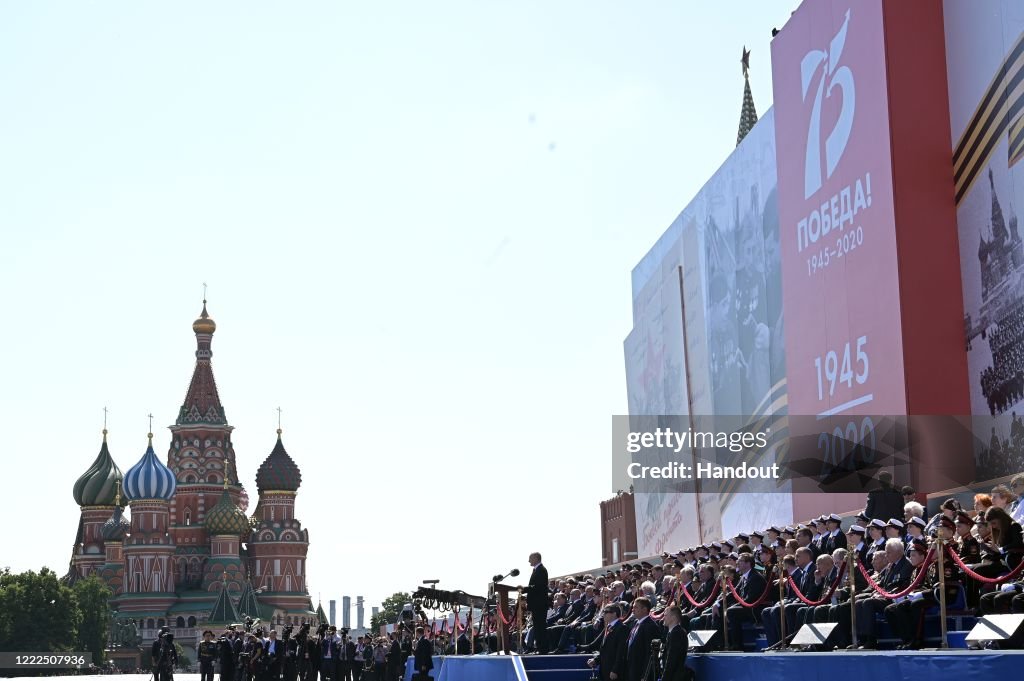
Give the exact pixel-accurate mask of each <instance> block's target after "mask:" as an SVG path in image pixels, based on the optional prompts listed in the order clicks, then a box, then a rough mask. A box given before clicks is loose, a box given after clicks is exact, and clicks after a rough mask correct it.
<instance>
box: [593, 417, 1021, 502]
mask: <svg viewBox="0 0 1024 681" xmlns="http://www.w3.org/2000/svg"><path fill="white" fill-rule="evenodd" d="M1011 431H1013V433H1014V434H1015V435H1013V436H1011ZM1000 433H1005V437H1001V436H1000ZM993 438H994V439H993ZM612 440H613V444H612V488H613V490H614V491H619V490H625V489H633V491H635V492H641V493H656V494H674V493H682V494H693V493H720V494H738V493H757V494H766V493H770V494H793V493H829V494H841V493H849V492H858V493H863V492H865V491H866V490H868V489H871V488H873V487H875V486H877V476H878V474H879V473H880V472H882V471H883V470H884V471H888V472H889V473H892V475H893V479H894V483H893V484H895V485H897V486H902V485H913V486H914V487H915V488H916V489H917V490H918V491H921V492H938V491H942V490H955V489H960V488H966V487H970V486H971V485H974V484H977V483H979V482H982V481H987V480H992V479H994V478H997V477H1000V476H1002V475H1006V474H1008V473H1010V472H1013V471H1015V470H1017V468H1018V466H1017V462H1018V461H1020V460H1021V458H1024V422H1021V420H1020V419H1018V417H1016V416H1015V415H1014V416H1012V417H1011V416H1010V415H1006V416H996V417H989V416H910V417H908V416H884V415H883V416H878V415H863V416H862V415H856V416H854V415H834V416H790V415H778V416H767V417H761V418H757V419H751V418H750V417H741V416H689V415H684V416H614V417H612Z"/></svg>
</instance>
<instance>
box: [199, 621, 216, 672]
mask: <svg viewBox="0 0 1024 681" xmlns="http://www.w3.org/2000/svg"><path fill="white" fill-rule="evenodd" d="M198 653H199V677H200V681H213V663H214V660H216V659H217V644H216V643H214V642H213V632H212V631H210V630H209V629H207V630H206V631H204V632H203V640H202V642H201V643H200V644H199V651H198Z"/></svg>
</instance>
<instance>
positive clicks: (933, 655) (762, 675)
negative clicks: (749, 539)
mask: <svg viewBox="0 0 1024 681" xmlns="http://www.w3.org/2000/svg"><path fill="white" fill-rule="evenodd" d="M588 657H589V656H588V655H527V656H525V657H519V656H518V655H508V656H506V655H473V656H462V657H454V656H450V657H435V658H434V671H433V672H432V673H431V677H432V678H434V679H436V681H586V680H587V679H589V678H590V670H589V669H588V668H587V666H586V661H587V659H588ZM687 664H688V666H690V667H691V668H693V670H694V671H695V673H696V677H697V681H712V680H713V681H765V679H782V678H798V679H800V681H817V680H818V679H820V680H821V681H864V679H880V678H884V679H921V680H922V681H923V680H924V679H934V678H949V679H956V681H992V680H993V679H999V678H1014V677H1015V676H1016V674H1017V673H1019V670H1020V666H1021V665H1022V664H1024V651H997V650H940V651H906V652H904V651H893V650H885V651H857V652H831V653H694V654H691V655H690V656H689V658H688V659H687ZM412 672H413V669H412V659H410V660H409V661H408V665H407V666H406V671H405V681H411V679H412Z"/></svg>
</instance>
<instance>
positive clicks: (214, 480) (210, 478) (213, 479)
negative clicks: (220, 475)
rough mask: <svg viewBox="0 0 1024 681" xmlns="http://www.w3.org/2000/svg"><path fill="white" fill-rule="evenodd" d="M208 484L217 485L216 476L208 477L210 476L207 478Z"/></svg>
mask: <svg viewBox="0 0 1024 681" xmlns="http://www.w3.org/2000/svg"><path fill="white" fill-rule="evenodd" d="M206 482H210V483H213V484H217V476H216V475H208V476H206Z"/></svg>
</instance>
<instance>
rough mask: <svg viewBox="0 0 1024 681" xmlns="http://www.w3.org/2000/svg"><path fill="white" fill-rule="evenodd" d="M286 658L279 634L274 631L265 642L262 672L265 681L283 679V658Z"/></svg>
mask: <svg viewBox="0 0 1024 681" xmlns="http://www.w3.org/2000/svg"><path fill="white" fill-rule="evenodd" d="M282 657H284V646H282V645H281V642H280V641H278V640H277V632H276V631H274V630H273V629H271V630H270V633H269V634H267V638H266V639H265V640H264V641H263V656H262V657H261V658H260V660H261V661H262V663H263V664H262V667H261V669H262V671H263V674H262V676H263V679H264V681H276V680H277V679H279V678H281V658H282Z"/></svg>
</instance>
